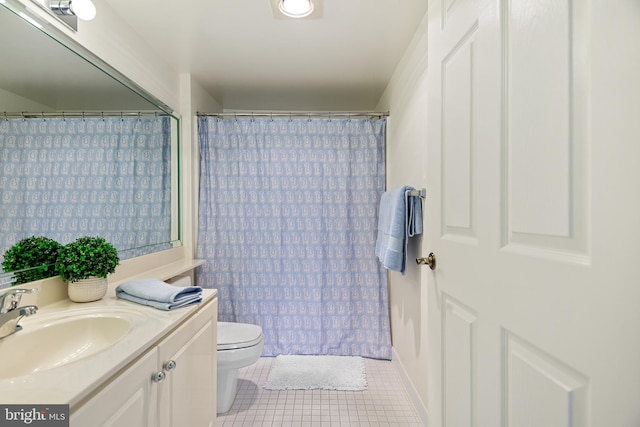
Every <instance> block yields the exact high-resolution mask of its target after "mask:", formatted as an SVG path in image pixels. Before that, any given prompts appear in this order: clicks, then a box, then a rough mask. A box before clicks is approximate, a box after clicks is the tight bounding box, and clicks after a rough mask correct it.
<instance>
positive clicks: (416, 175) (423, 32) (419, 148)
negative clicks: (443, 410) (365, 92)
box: [377, 15, 429, 411]
mask: <svg viewBox="0 0 640 427" xmlns="http://www.w3.org/2000/svg"><path fill="white" fill-rule="evenodd" d="M426 71H427V16H426V15H425V17H424V18H423V20H422V22H421V24H420V26H419V27H418V30H417V31H416V34H415V36H414V38H413V40H412V42H411V44H410V45H409V47H408V48H407V51H406V53H405V55H404V57H403V59H402V61H401V63H400V64H399V66H398V68H397V69H396V71H395V73H394V75H393V77H392V79H391V81H390V83H389V85H388V86H387V89H386V90H385V92H384V94H383V97H382V99H381V100H380V102H379V104H378V107H377V110H378V111H385V110H388V111H389V113H390V115H389V118H388V122H387V159H386V160H387V189H394V188H397V187H400V186H402V185H411V186H413V187H415V188H426V190H427V197H426V200H425V201H424V202H423V203H429V185H428V183H426V169H425V167H426V158H427V157H426V156H427V154H428V153H426V141H427V116H428V111H427V74H426ZM420 243H421V238H414V239H412V240H411V241H410V243H409V252H408V258H407V270H406V273H405V275H404V276H403V275H401V274H400V273H397V272H389V276H388V277H389V299H390V316H391V337H392V341H393V348H394V352H395V356H397V358H398V359H399V360H398V361H399V362H400V363H401V364H402V366H403V367H404V369H405V371H406V374H407V377H408V378H409V379H410V381H411V382H412V385H413V387H414V389H415V392H416V393H417V396H418V397H419V399H420V400H421V401H422V406H423V407H422V408H418V409H419V411H420V410H422V411H424V404H425V403H426V402H427V376H426V368H427V348H426V345H427V299H426V298H427V290H426V289H423V288H422V285H421V274H422V273H423V271H424V270H423V269H424V267H418V266H417V264H416V263H415V258H416V257H418V256H422V254H419V253H418V251H419V248H420ZM418 403H420V402H418Z"/></svg>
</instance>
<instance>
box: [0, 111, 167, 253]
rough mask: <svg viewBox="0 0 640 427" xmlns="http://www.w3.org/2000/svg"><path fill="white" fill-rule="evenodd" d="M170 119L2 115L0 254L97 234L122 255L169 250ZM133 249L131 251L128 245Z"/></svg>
mask: <svg viewBox="0 0 640 427" xmlns="http://www.w3.org/2000/svg"><path fill="white" fill-rule="evenodd" d="M170 126H171V125H170V120H169V118H168V117H151V118H148V117H101V118H89V117H87V118H70V117H66V118H55V117H46V118H28V117H25V118H18V119H10V118H6V119H2V118H0V162H1V163H0V164H1V165H2V167H1V168H0V190H1V191H2V200H1V201H0V255H1V254H3V253H4V252H5V251H6V250H7V249H8V248H9V247H11V246H12V245H14V244H15V243H16V242H17V241H18V240H20V239H22V238H25V237H29V236H32V235H35V236H47V237H49V238H52V239H54V240H56V241H58V242H59V243H62V244H66V243H68V242H70V241H72V240H74V239H76V238H78V237H81V236H86V235H92V236H96V235H99V236H101V237H104V238H105V239H106V240H107V241H109V242H111V243H112V244H113V245H114V246H115V247H116V248H117V249H118V251H119V254H120V258H121V259H126V258H131V257H133V256H138V255H143V254H145V253H149V252H150V251H154V250H158V249H163V248H165V247H171V246H170V244H168V243H167V242H169V241H170V240H171V221H170V219H169V218H170V214H171V182H170V178H169V175H170V171H171V146H170V129H171V128H170ZM132 248H135V249H132Z"/></svg>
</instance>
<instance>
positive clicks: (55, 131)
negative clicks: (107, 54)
mask: <svg viewBox="0 0 640 427" xmlns="http://www.w3.org/2000/svg"><path fill="white" fill-rule="evenodd" d="M23 11H25V7H24V5H21V4H20V3H19V2H16V1H12V0H3V1H1V2H0V37H2V40H5V43H2V44H1V45H0V57H1V58H3V60H2V63H3V65H2V67H0V159H1V163H0V168H1V170H0V189H1V190H2V197H1V200H0V256H1V255H4V254H5V252H6V251H7V250H8V249H9V248H10V247H12V246H13V245H15V243H17V242H18V241H20V240H21V239H24V238H28V237H31V236H44V237H47V238H50V239H53V240H55V241H57V242H59V243H60V244H66V243H69V242H70V241H73V240H75V239H76V238H78V237H82V236H86V235H91V236H96V235H99V236H101V237H104V238H105V239H106V240H107V241H109V242H110V243H112V244H113V245H114V246H115V247H116V248H117V249H118V253H119V255H120V258H121V259H127V258H131V257H134V256H139V255H145V254H148V253H153V252H157V251H160V250H164V249H168V248H171V247H174V246H177V245H180V236H179V226H178V224H179V206H178V200H179V198H178V187H179V182H178V161H177V160H178V127H179V119H178V118H177V116H175V115H174V114H173V112H172V111H171V110H170V108H169V107H167V106H166V105H165V104H163V103H162V102H160V101H159V100H157V99H155V98H154V97H153V96H151V95H150V94H148V93H146V92H145V91H144V90H142V89H141V88H140V87H139V86H137V85H136V84H135V83H133V82H131V81H130V80H128V79H127V78H126V77H125V76H123V75H122V74H120V73H118V72H117V71H116V70H115V69H113V68H111V67H110V66H109V65H108V64H106V63H104V62H103V61H101V60H100V59H99V58H97V57H95V56H94V55H92V54H91V53H90V52H88V51H87V50H86V49H84V48H82V47H81V46H80V45H79V44H77V43H76V42H75V41H74V40H72V39H71V38H69V37H67V36H66V35H65V34H64V33H63V32H61V31H59V30H57V29H56V28H55V27H54V26H52V25H50V24H48V25H46V24H45V23H43V25H42V26H40V25H38V23H37V22H35V23H32V22H28V21H27V20H26V19H25V18H23V17H22V16H21V14H22V13H23ZM49 270H51V269H49ZM50 275H55V274H53V273H52V274H50ZM8 282H15V277H14V275H13V274H8V273H7V272H4V271H3V272H2V273H1V274H0V287H4V286H6V285H7V283H8ZM14 284H15V283H14Z"/></svg>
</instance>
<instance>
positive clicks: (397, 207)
mask: <svg viewBox="0 0 640 427" xmlns="http://www.w3.org/2000/svg"><path fill="white" fill-rule="evenodd" d="M413 190H415V189H414V188H413V187H410V186H406V185H405V186H403V187H400V188H397V189H395V190H392V191H387V192H385V193H384V194H383V195H382V197H381V198H380V212H379V217H378V237H377V239H376V250H375V253H376V256H377V257H378V258H379V259H380V261H381V262H382V264H383V265H384V267H385V268H387V269H389V270H394V271H399V272H401V273H402V274H404V272H405V268H406V264H407V262H406V261H407V243H408V240H409V237H413V236H415V235H417V234H421V233H422V205H421V202H420V198H419V197H415V196H409V192H411V191H413Z"/></svg>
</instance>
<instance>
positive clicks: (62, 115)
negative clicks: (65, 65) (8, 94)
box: [0, 111, 168, 120]
mask: <svg viewBox="0 0 640 427" xmlns="http://www.w3.org/2000/svg"><path fill="white" fill-rule="evenodd" d="M166 115H168V114H166V113H159V112H157V111H129V112H125V111H122V112H120V111H55V112H41V113H30V112H26V111H22V112H8V111H4V112H2V113H0V119H5V120H6V119H38V118H41V119H46V118H56V119H72V118H73V119H75V118H81V119H84V118H96V117H101V118H104V117H123V118H124V117H159V116H166Z"/></svg>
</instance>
